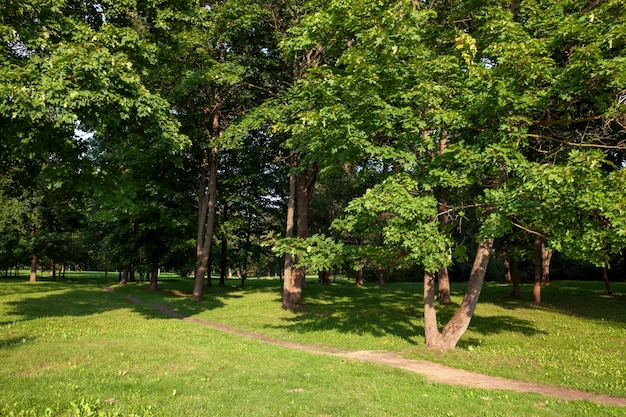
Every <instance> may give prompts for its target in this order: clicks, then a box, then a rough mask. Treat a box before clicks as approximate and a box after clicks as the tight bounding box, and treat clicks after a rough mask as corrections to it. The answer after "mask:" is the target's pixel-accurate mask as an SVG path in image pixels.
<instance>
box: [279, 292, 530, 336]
mask: <svg viewBox="0 0 626 417" xmlns="http://www.w3.org/2000/svg"><path fill="white" fill-rule="evenodd" d="M422 289H423V287H422V286H421V284H417V283H388V284H387V285H386V286H384V287H365V288H362V289H355V288H354V286H353V285H330V286H329V285H317V284H313V285H309V286H308V287H307V289H306V299H305V308H304V309H303V310H302V311H299V312H296V313H294V315H293V316H292V317H290V318H287V319H285V320H284V322H285V323H284V324H283V325H279V326H273V328H279V329H282V330H286V331H290V332H297V333H309V332H320V331H336V332H340V333H346V334H358V335H365V334H368V335H371V336H374V337H385V336H389V335H393V336H396V337H400V338H401V339H403V340H404V341H406V342H407V343H409V344H412V345H420V344H423V337H424V326H423V312H424V307H423V297H422V295H421V294H422ZM455 290H456V291H454V294H453V295H462V292H461V291H463V290H464V288H463V287H462V286H461V287H459V288H456V289H455ZM459 290H460V291H459ZM458 307H459V304H457V303H449V304H446V305H438V306H437V315H438V321H439V323H440V324H442V325H445V323H447V322H448V321H449V320H450V318H451V317H452V316H453V315H454V314H455V312H456V311H457V309H458ZM470 326H471V327H472V328H473V329H474V330H475V331H477V332H479V333H481V334H494V333H502V332H509V331H513V332H521V333H523V334H528V335H534V334H538V333H541V332H540V331H539V330H538V329H537V328H536V327H535V325H534V323H532V322H531V321H527V320H523V319H519V318H516V317H514V315H513V314H511V315H506V314H502V315H499V316H490V317H481V316H479V315H474V317H473V319H472V323H471V324H470Z"/></svg>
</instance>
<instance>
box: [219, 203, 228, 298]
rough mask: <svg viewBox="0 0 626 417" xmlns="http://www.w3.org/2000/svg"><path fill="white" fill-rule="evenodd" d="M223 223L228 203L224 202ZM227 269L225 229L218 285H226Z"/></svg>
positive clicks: (226, 219) (226, 214)
mask: <svg viewBox="0 0 626 417" xmlns="http://www.w3.org/2000/svg"><path fill="white" fill-rule="evenodd" d="M222 218H223V220H224V225H225V224H226V222H227V221H228V204H227V203H226V202H224V211H223V212H222ZM227 269H228V238H227V236H226V231H224V234H223V236H222V250H221V252H220V287H223V286H225V285H226V270H227Z"/></svg>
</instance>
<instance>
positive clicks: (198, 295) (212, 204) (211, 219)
mask: <svg viewBox="0 0 626 417" xmlns="http://www.w3.org/2000/svg"><path fill="white" fill-rule="evenodd" d="M209 171H210V173H209V186H208V190H207V198H208V200H207V206H208V209H207V218H206V227H205V229H206V230H204V242H203V244H202V250H201V251H200V253H199V256H198V258H197V259H196V273H195V277H194V285H193V293H192V295H191V299H192V300H196V301H200V300H202V297H203V296H204V275H205V273H206V270H207V265H208V263H209V253H210V252H211V243H212V241H213V231H214V229H215V211H216V204H217V148H213V150H212V157H211V160H210V169H209ZM198 224H200V222H198Z"/></svg>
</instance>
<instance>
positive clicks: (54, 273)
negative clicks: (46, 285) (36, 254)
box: [50, 259, 57, 281]
mask: <svg viewBox="0 0 626 417" xmlns="http://www.w3.org/2000/svg"><path fill="white" fill-rule="evenodd" d="M50 270H51V271H52V281H56V280H57V265H56V263H55V262H54V259H50Z"/></svg>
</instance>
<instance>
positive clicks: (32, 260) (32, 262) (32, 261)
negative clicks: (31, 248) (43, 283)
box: [29, 253, 37, 282]
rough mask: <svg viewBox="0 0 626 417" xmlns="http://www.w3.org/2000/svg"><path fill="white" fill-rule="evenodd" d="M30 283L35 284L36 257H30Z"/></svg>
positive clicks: (33, 255)
mask: <svg viewBox="0 0 626 417" xmlns="http://www.w3.org/2000/svg"><path fill="white" fill-rule="evenodd" d="M29 281H30V282H37V255H35V254H34V253H33V254H32V255H31V256H30V278H29Z"/></svg>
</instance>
